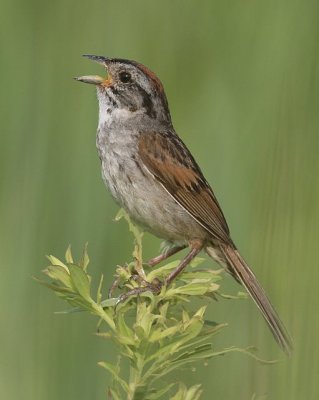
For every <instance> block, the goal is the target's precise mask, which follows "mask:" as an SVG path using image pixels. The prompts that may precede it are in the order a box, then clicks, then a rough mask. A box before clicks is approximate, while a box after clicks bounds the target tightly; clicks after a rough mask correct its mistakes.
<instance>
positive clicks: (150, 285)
mask: <svg viewBox="0 0 319 400" xmlns="http://www.w3.org/2000/svg"><path fill="white" fill-rule="evenodd" d="M131 279H132V280H134V281H135V282H138V283H139V284H140V286H138V287H136V288H133V289H131V290H129V291H128V292H126V293H123V294H121V295H120V296H119V298H118V301H117V304H119V303H123V302H125V301H126V300H128V299H129V298H130V297H134V296H138V295H140V294H141V293H146V292H151V293H153V294H154V295H157V294H159V293H160V292H161V290H162V286H163V283H162V282H161V281H160V280H159V279H157V278H156V279H154V280H153V281H152V282H147V281H146V280H145V279H143V278H142V277H141V276H139V275H137V274H134V275H132V277H131Z"/></svg>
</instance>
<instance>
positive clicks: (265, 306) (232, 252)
mask: <svg viewBox="0 0 319 400" xmlns="http://www.w3.org/2000/svg"><path fill="white" fill-rule="evenodd" d="M220 249H221V251H222V253H223V254H224V256H225V258H226V260H227V264H228V268H229V272H230V273H231V274H232V275H234V277H235V278H236V279H237V280H238V281H239V282H240V283H241V284H242V285H243V286H244V287H245V288H246V290H247V291H248V293H249V294H250V295H251V297H252V298H253V300H254V301H255V303H256V305H257V306H258V308H259V309H260V311H261V313H262V315H263V317H264V318H265V320H266V322H267V324H268V326H269V328H270V330H271V332H272V334H273V336H274V338H275V339H276V341H277V343H278V344H279V346H280V347H281V348H282V350H283V351H284V352H285V353H286V354H287V355H290V354H291V351H292V342H291V339H290V337H289V334H288V333H287V331H286V329H285V327H284V325H283V323H282V322H281V320H280V318H279V316H278V314H277V312H276V311H275V309H274V307H273V306H272V304H271V303H270V301H269V299H268V297H267V295H266V293H265V291H264V289H263V288H262V287H261V285H260V284H259V282H258V281H257V278H256V277H255V275H254V274H253V272H252V271H251V269H250V268H249V266H248V265H247V264H246V262H245V260H244V259H243V258H242V257H241V255H240V254H239V252H238V251H237V250H236V249H234V248H233V247H232V246H229V245H220ZM207 253H208V254H210V248H207ZM213 253H214V252H213V251H212V254H211V255H212V256H213Z"/></svg>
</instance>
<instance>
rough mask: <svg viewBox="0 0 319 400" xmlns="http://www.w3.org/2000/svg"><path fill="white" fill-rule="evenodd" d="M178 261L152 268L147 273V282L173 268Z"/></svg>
mask: <svg viewBox="0 0 319 400" xmlns="http://www.w3.org/2000/svg"><path fill="white" fill-rule="evenodd" d="M179 263H180V261H179V260H175V261H172V262H170V263H168V264H166V265H164V266H163V267H159V268H155V269H153V270H152V271H151V272H149V273H148V274H147V277H146V280H147V281H148V282H153V280H154V279H155V278H162V277H163V276H165V275H166V274H167V273H168V271H171V270H173V269H175V268H176V267H177V266H178V264H179Z"/></svg>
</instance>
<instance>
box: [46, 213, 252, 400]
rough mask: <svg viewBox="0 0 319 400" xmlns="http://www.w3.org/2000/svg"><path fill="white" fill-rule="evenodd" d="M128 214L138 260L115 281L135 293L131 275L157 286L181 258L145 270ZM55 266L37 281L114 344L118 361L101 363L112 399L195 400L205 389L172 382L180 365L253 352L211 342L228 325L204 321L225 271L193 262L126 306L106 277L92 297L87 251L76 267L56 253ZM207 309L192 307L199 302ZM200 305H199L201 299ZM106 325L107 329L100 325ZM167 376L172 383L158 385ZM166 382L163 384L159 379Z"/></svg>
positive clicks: (199, 260) (139, 241) (118, 272)
mask: <svg viewBox="0 0 319 400" xmlns="http://www.w3.org/2000/svg"><path fill="white" fill-rule="evenodd" d="M122 217H125V219H126V220H127V221H128V224H129V228H130V230H131V231H132V233H133V235H134V238H135V248H134V252H133V257H134V261H133V262H131V263H129V264H127V265H125V266H118V267H117V270H116V275H117V279H116V283H117V286H119V287H121V291H122V293H127V292H128V291H131V290H133V289H134V288H137V287H138V285H139V283H138V282H137V280H136V279H132V276H139V277H141V278H142V279H141V280H142V281H143V280H144V279H145V280H146V281H148V282H152V281H154V280H155V279H160V280H163V277H164V276H165V275H166V274H167V273H169V272H170V271H171V270H172V269H174V268H175V267H176V265H177V263H178V261H173V262H169V263H168V264H166V265H164V266H161V267H159V268H155V269H149V268H147V269H144V267H143V262H142V233H141V232H140V231H139V229H138V228H137V227H136V226H134V225H133V224H132V223H131V221H130V220H129V218H128V216H127V215H126V214H125V212H123V211H120V213H119V214H118V216H117V219H120V218H122ZM48 259H49V261H50V265H49V266H48V267H47V268H46V269H45V270H44V273H45V274H46V275H47V276H48V277H49V278H50V279H51V282H50V283H48V282H46V281H40V282H41V283H42V284H44V285H45V286H47V287H49V288H50V289H52V290H54V292H55V293H56V294H57V295H58V296H59V297H60V298H61V299H63V300H66V301H67V302H68V303H69V304H71V305H72V306H73V308H72V309H71V310H68V311H66V312H74V311H88V312H90V313H91V314H93V315H95V316H97V317H98V318H99V323H98V326H99V332H98V333H97V335H98V336H100V337H103V338H105V339H111V340H112V341H113V342H114V343H115V344H116V346H117V348H118V351H119V354H120V357H119V358H118V360H117V362H116V363H110V362H105V361H101V362H99V365H100V366H101V367H103V368H105V369H106V370H107V371H108V372H109V373H110V374H111V376H112V384H111V386H110V387H109V388H108V397H109V399H114V400H120V399H124V398H126V399H128V400H133V399H134V400H138V399H141V400H142V399H144V400H146V399H147V400H155V399H161V398H168V397H167V396H168V395H170V397H169V398H170V399H172V400H182V399H183V400H184V399H187V400H196V399H199V398H200V396H201V394H202V389H201V385H195V386H192V387H190V388H187V387H186V385H185V384H184V383H182V382H179V383H176V382H171V380H170V374H171V373H172V372H173V371H174V370H176V369H180V368H184V367H188V366H193V364H194V363H196V362H198V361H205V360H208V359H210V358H212V357H216V356H219V355H221V354H225V353H228V352H232V351H242V352H245V353H248V354H251V352H250V350H249V349H246V350H243V349H238V348H234V347H232V348H228V349H223V350H219V351H218V350H215V349H214V348H213V346H212V343H211V337H212V336H213V335H215V334H216V333H217V332H219V331H220V330H221V329H222V328H223V327H224V326H225V324H217V323H214V322H210V321H207V320H205V311H206V307H207V303H208V301H209V300H212V299H215V298H216V295H217V294H218V292H217V291H218V289H219V284H218V282H219V281H220V279H221V271H220V270H218V271H215V270H211V269H199V268H198V266H199V265H200V264H202V263H203V261H204V260H203V259H202V258H196V259H195V260H194V261H193V262H192V264H191V268H189V269H188V270H186V271H185V272H183V273H182V274H181V275H180V276H179V277H178V279H177V280H175V281H174V283H173V284H172V285H171V286H169V287H168V288H165V287H163V288H162V290H161V292H160V293H159V294H158V295H154V294H153V293H151V292H150V291H146V292H143V293H140V294H139V295H138V296H129V297H128V298H126V299H125V300H123V301H120V298H119V297H113V298H108V299H104V298H103V293H104V291H103V289H102V287H103V276H101V279H100V283H99V285H98V289H97V293H96V294H95V296H94V295H93V293H92V292H93V290H92V279H91V276H90V275H88V272H87V268H88V264H89V258H88V254H87V248H86V246H85V249H84V252H83V255H82V257H81V259H80V260H79V261H78V262H74V259H73V256H72V253H71V248H70V247H69V248H68V249H67V251H66V254H65V262H62V261H61V260H59V259H57V258H56V257H54V256H49V257H48ZM195 299H200V300H204V302H205V304H204V305H201V306H200V307H199V308H197V309H196V310H193V307H194V300H195ZM196 303H197V304H198V302H196ZM103 323H104V326H105V328H106V330H105V331H102V327H103ZM125 362H129V376H128V377H125V376H124V375H125V374H123V372H122V370H123V368H122V366H123V363H125ZM163 378H165V379H166V380H167V382H168V383H167V385H163V383H161V385H159V380H160V379H163ZM162 382H163V381H162Z"/></svg>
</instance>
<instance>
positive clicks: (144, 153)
mask: <svg viewBox="0 0 319 400" xmlns="http://www.w3.org/2000/svg"><path fill="white" fill-rule="evenodd" d="M85 57H87V58H89V59H91V60H94V61H96V62H98V63H99V64H102V65H103V67H104V68H105V69H106V71H107V77H106V78H101V77H100V76H81V77H78V78H75V79H77V80H78V81H81V82H85V83H90V84H94V85H95V86H96V88H97V97H98V101H99V124H98V130H97V140H96V144H97V149H98V153H99V157H100V160H101V164H102V176H103V180H104V182H105V184H106V186H107V187H108V188H109V190H110V192H111V194H112V196H113V198H114V199H115V201H116V202H117V203H119V204H120V206H121V207H123V208H124V209H125V210H126V211H127V212H128V214H129V215H130V217H131V218H132V220H133V221H134V222H136V223H137V224H138V225H139V226H141V227H143V228H144V229H145V230H147V231H149V232H151V233H152V234H154V235H156V236H158V237H160V238H163V239H165V240H168V241H170V242H172V243H173V244H174V245H175V247H172V248H171V249H170V250H168V251H166V252H165V253H163V254H161V255H160V256H157V257H155V258H153V259H152V260H150V262H149V264H150V265H152V266H153V265H156V264H157V263H159V262H160V261H162V260H164V259H165V258H167V257H169V256H171V255H172V254H174V253H176V252H178V251H179V250H181V249H184V248H185V247H187V246H189V249H190V251H189V253H188V254H187V255H186V257H185V258H184V259H182V261H181V262H180V264H179V265H178V267H177V268H176V269H175V270H174V271H173V272H171V273H170V274H169V275H168V276H167V277H166V279H165V282H164V284H165V285H169V284H170V283H171V282H172V280H173V279H174V278H175V277H176V276H177V275H178V274H179V273H181V272H182V271H183V270H184V268H185V267H186V266H187V265H188V264H189V263H190V261H191V260H192V259H193V258H194V257H195V256H196V255H197V254H198V253H199V252H200V251H201V250H205V251H206V252H207V254H208V255H209V256H211V257H212V258H213V259H214V260H216V261H217V262H218V263H219V264H220V265H222V266H223V267H225V268H226V270H227V271H228V272H229V273H230V274H231V275H232V276H233V277H234V278H235V279H236V280H237V281H238V282H239V283H241V284H242V285H243V286H244V287H245V288H246V289H247V291H248V292H249V294H250V295H251V297H252V298H253V300H254V301H255V303H256V304H257V306H258V308H259V309H260V311H261V313H262V315H263V317H264V318H265V320H266V322H267V323H268V325H269V328H270V330H271V332H272V334H273V336H274V338H275V339H276V341H277V342H278V344H279V345H280V346H281V348H282V349H283V350H284V351H285V352H286V353H287V354H289V353H290V351H291V347H292V346H291V341H290V338H289V335H288V334H287V332H286V330H285V328H284V326H283V324H282V323H281V321H280V319H279V317H278V315H277V313H276V311H275V310H274V308H273V306H272V305H271V303H270V301H269V300H268V298H267V296H266V293H265V291H264V290H263V288H262V287H261V285H260V284H259V283H258V281H257V279H256V277H255V275H254V274H253V272H252V271H251V270H250V268H249V266H248V265H247V263H246V262H245V260H244V259H243V258H242V257H241V255H240V254H239V252H238V250H237V249H236V246H235V244H234V242H233V241H232V239H231V237H230V234H229V228H228V225H227V222H226V220H225V217H224V214H223V212H222V210H221V208H220V205H219V204H218V201H217V199H216V197H215V195H214V193H213V191H212V189H211V187H210V185H209V184H208V182H207V181H206V179H205V177H204V176H203V174H202V172H201V170H200V168H199V166H198V165H197V163H196V161H195V160H194V158H193V156H192V155H191V153H190V151H189V150H188V149H187V147H186V146H185V144H184V143H183V142H182V140H181V139H180V138H179V136H178V135H177V134H176V132H175V130H174V127H173V124H172V121H171V116H170V112H169V108H168V103H167V99H166V96H165V92H164V88H163V86H162V84H161V81H160V80H159V79H158V77H157V76H156V75H155V74H154V73H153V72H151V71H150V70H149V69H148V68H147V67H145V66H144V65H142V64H139V63H137V62H135V61H129V60H123V59H115V58H107V57H103V56H94V55H86V56H85ZM149 287H151V284H150V286H149ZM154 291H155V289H154Z"/></svg>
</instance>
